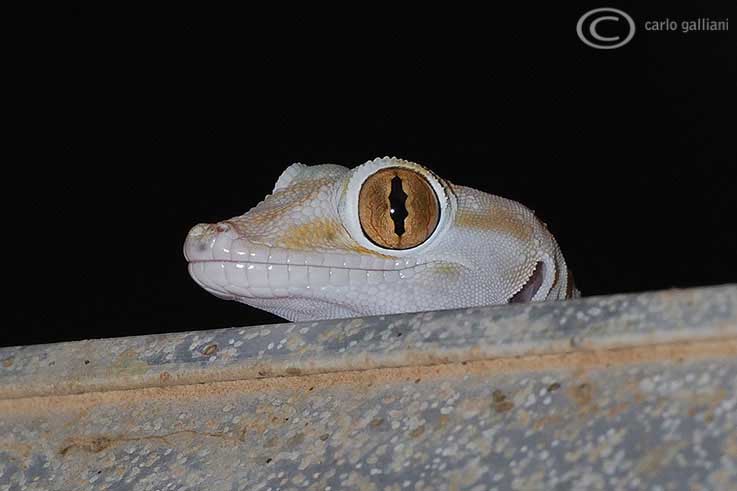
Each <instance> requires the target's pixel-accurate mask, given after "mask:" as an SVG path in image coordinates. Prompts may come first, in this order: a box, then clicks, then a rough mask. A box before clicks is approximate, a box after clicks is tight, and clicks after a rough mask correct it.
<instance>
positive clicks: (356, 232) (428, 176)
mask: <svg viewBox="0 0 737 491" xmlns="http://www.w3.org/2000/svg"><path fill="white" fill-rule="evenodd" d="M388 167H401V168H403V169H408V170H411V171H414V172H415V173H417V174H419V176H420V177H421V178H424V179H425V181H426V182H427V183H428V184H429V185H430V187H431V189H432V190H433V191H434V193H435V197H436V198H437V203H438V214H439V219H438V223H437V224H436V226H435V229H434V230H433V232H432V233H431V234H430V236H429V237H428V238H427V239H425V241H424V242H422V243H420V244H418V245H417V246H415V247H411V248H408V249H388V248H386V247H382V246H381V245H378V244H375V243H374V242H372V241H371V240H369V239H368V238H367V237H366V236H365V235H364V232H363V230H362V228H361V223H360V219H359V213H358V211H359V203H358V200H359V194H360V189H361V187H362V185H363V183H364V181H365V180H366V179H368V177H369V176H371V175H373V174H374V173H376V172H378V171H380V170H382V169H385V168H388ZM341 188H342V191H341V193H340V195H339V196H340V198H339V200H338V213H339V215H340V217H341V221H342V222H343V226H344V227H345V229H346V231H347V232H348V234H349V235H350V236H351V238H352V239H353V240H354V241H355V242H356V243H357V244H358V245H359V246H361V247H363V248H365V249H368V250H371V251H374V252H377V253H380V254H382V255H384V256H388V257H401V256H408V255H415V254H418V253H419V252H421V251H424V250H426V249H428V248H430V247H432V246H433V244H435V243H436V242H437V240H438V239H439V238H440V237H442V236H443V232H445V230H447V228H448V227H449V226H450V224H451V223H453V217H454V215H455V210H456V207H457V206H456V199H455V195H454V194H453V192H452V189H451V188H450V186H449V184H448V183H447V182H446V181H444V180H443V179H441V178H440V177H438V176H437V175H436V174H435V173H433V172H432V171H431V170H430V169H428V168H426V167H424V166H422V165H420V164H417V163H415V162H410V161H408V160H403V159H398V158H396V157H383V158H377V159H374V160H369V161H368V162H366V163H364V164H362V165H359V166H358V167H356V168H354V169H352V170H351V172H350V173H348V175H347V176H346V177H345V181H344V182H343V185H342V186H341Z"/></svg>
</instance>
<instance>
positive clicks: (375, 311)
mask: <svg viewBox="0 0 737 491" xmlns="http://www.w3.org/2000/svg"><path fill="white" fill-rule="evenodd" d="M184 255H185V258H186V260H187V262H188V269H189V273H190V275H191V276H192V278H193V279H194V281H195V282H196V283H197V284H199V285H200V286H201V287H202V288H204V289H205V290H206V291H208V292H210V293H212V294H213V295H216V296H217V297H220V298H223V299H228V300H236V301H238V302H242V303H245V304H248V305H251V306H253V307H256V308H259V309H263V310H266V311H268V312H271V313H273V314H275V315H277V316H280V317H283V318H285V319H287V320H290V321H309V320H321V319H335V318H346V317H359V316H371V315H384V314H395V313H403V312H420V311H428V310H441V309H454V308H464V307H476V306H484V305H494V304H507V303H519V302H537V301H546V300H562V299H569V298H574V297H578V296H579V295H580V293H579V291H578V290H577V289H576V287H575V286H574V282H573V277H572V275H571V272H570V271H569V269H568V267H567V266H566V262H565V260H564V258H563V254H562V253H561V251H560V248H559V247H558V244H557V243H556V241H555V238H554V237H553V235H552V234H551V233H550V232H549V231H548V229H547V226H546V225H545V224H544V223H543V222H542V221H541V220H539V219H538V218H537V217H536V216H535V214H534V213H533V212H532V211H531V210H530V209H528V208H527V207H525V206H523V205H522V204H520V203H518V202H516V201H512V200H510V199H505V198H502V197H500V196H495V195H492V194H487V193H485V192H482V191H478V190H476V189H472V188H470V187H465V186H459V185H456V184H453V183H451V182H450V181H448V180H445V179H443V178H441V177H440V176H438V175H436V174H435V173H434V172H432V171H431V170H430V169H428V168H426V167H424V166H422V165H420V164H417V163H414V162H410V161H407V160H402V159H399V158H395V157H384V158H377V159H374V160H370V161H368V162H366V163H364V164H362V165H359V166H357V167H355V168H352V169H349V168H346V167H343V166H340V165H334V164H322V165H311V166H308V165H304V164H301V163H295V164H292V165H290V166H289V167H287V168H286V170H284V171H283V172H282V173H281V175H280V176H279V178H278V179H277V181H276V184H275V185H274V188H273V191H272V193H271V194H269V195H267V196H266V197H265V198H264V199H263V200H262V201H261V202H260V203H258V204H257V205H256V206H255V207H253V208H251V209H250V210H249V211H248V212H246V213H245V214H243V215H240V216H237V217H234V218H230V219H227V220H223V221H220V222H218V223H201V224H197V225H195V226H194V227H192V228H191V230H190V231H189V233H188V234H187V237H186V240H185V243H184Z"/></svg>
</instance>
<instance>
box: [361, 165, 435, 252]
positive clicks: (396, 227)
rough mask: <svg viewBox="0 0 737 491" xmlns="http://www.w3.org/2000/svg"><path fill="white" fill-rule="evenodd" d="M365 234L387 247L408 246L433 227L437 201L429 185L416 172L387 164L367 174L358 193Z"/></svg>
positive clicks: (414, 243) (428, 232)
mask: <svg viewBox="0 0 737 491" xmlns="http://www.w3.org/2000/svg"><path fill="white" fill-rule="evenodd" d="M358 218H359V220H360V222H361V229H362V230H363V233H364V235H365V236H366V237H367V238H368V239H369V240H370V241H371V242H373V243H374V244H376V245H378V246H380V247H384V248H386V249H411V248H412V247H416V246H418V245H420V244H422V243H423V242H425V241H426V240H427V239H428V238H429V237H430V236H431V235H432V233H433V232H434V231H435V227H437V225H438V221H439V218H440V204H439V202H438V197H437V195H436V194H435V191H434V190H433V188H432V186H431V185H430V183H429V182H427V180H426V179H425V178H424V177H422V176H421V175H420V174H418V173H417V172H415V171H413V170H411V169H405V168H402V167H389V168H385V169H382V170H380V171H378V172H376V173H374V174H372V175H370V176H369V177H368V178H367V179H366V180H365V181H364V183H363V185H362V186H361V192H360V194H359V196H358Z"/></svg>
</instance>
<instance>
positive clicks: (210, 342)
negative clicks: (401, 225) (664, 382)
mask: <svg viewBox="0 0 737 491" xmlns="http://www.w3.org/2000/svg"><path fill="white" fill-rule="evenodd" d="M735 336H737V286H735V285H728V286H720V287H710V288H698V289H689V290H667V291H662V292H654V293H643V294H633V295H613V296H606V297H588V298H582V299H578V300H573V301H569V302H550V303H537V304H516V305H509V306H493V307H483V308H473V309H461V310H448V311H436V312H425V313H418V314H400V315H393V316H380V317H367V318H358V319H346V320H335V321H323V322H312V323H299V324H274V325H268V326H254V327H244V328H230V329H219V330H210V331H194V332H187V333H178V334H164V335H153V336H140V337H128V338H114V339H99V340H89V341H80V342H70V343H58V344H51V345H35V346H25V347H11V348H0V398H5V399H8V398H17V397H29V396H41V395H63V394H78V393H83V392H89V391H105V390H123V389H137V388H144V387H158V386H171V385H189V384H196V383H205V382H217V381H229V380H246V379H257V378H264V377H278V376H293V375H308V374H319V373H328V372H336V371H345V370H366V369H374V368H388V367H404V366H420V365H432V364H438V363H450V362H463V361H473V360H484V359H496V358H508V357H520V356H528V355H543V354H560V353H569V352H573V351H581V350H584V351H585V350H607V349H613V348H620V347H625V346H644V345H652V344H658V343H675V342H679V341H695V340H715V339H720V338H724V337H727V338H729V337H735Z"/></svg>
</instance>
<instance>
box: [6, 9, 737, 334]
mask: <svg viewBox="0 0 737 491" xmlns="http://www.w3.org/2000/svg"><path fill="white" fill-rule="evenodd" d="M714 4H715V5H721V6H718V7H713V8H711V7H709V6H706V5H701V6H700V7H694V8H692V9H690V10H683V9H681V10H679V9H676V8H675V7H673V6H670V7H655V6H650V7H643V6H639V5H638V6H635V5H630V4H625V3H619V4H612V6H618V7H620V8H623V9H624V10H626V11H627V12H628V13H629V14H630V15H632V17H633V18H634V19H635V21H636V22H637V27H638V31H637V33H636V35H635V37H634V39H633V40H632V41H631V42H630V43H629V44H628V45H626V46H624V47H622V48H619V49H615V50H608V51H604V50H595V49H592V48H590V47H588V46H586V45H584V44H583V43H582V42H581V41H580V40H579V39H578V37H577V35H576V32H575V25H576V21H577V20H578V18H579V17H580V16H581V15H582V14H583V13H584V12H586V11H587V10H589V9H591V8H595V7H599V6H604V5H597V4H592V3H590V2H589V3H580V4H578V5H576V4H567V5H566V6H560V7H559V6H555V7H552V6H549V7H547V8H546V10H540V9H539V8H538V7H532V6H520V7H519V8H518V9H517V10H515V9H513V8H505V9H502V8H500V7H494V6H492V4H489V5H488V6H487V8H486V9H485V10H483V11H482V10H479V11H470V10H465V11H453V12H450V11H448V9H447V8H446V7H443V6H438V7H437V8H436V9H435V10H433V8H432V7H430V6H427V5H425V6H423V7H422V9H418V10H413V11H411V12H399V11H398V10H396V7H393V8H386V9H384V8H382V7H380V6H378V5H374V6H372V7H371V8H369V7H368V6H364V7H355V6H354V7H352V8H351V9H348V8H347V7H344V8H342V9H341V8H338V7H334V8H333V9H331V10H328V11H325V12H315V11H310V12H306V11H302V10H299V9H297V8H296V7H287V6H286V5H285V6H283V9H282V10H281V11H278V12H271V13H267V12H256V11H239V12H224V11H223V12H207V13H205V12H199V11H190V12H186V13H182V12H166V13H160V12H157V13H156V14H153V13H151V12H143V13H136V14H135V15H131V14H130V13H123V12H114V13H113V12H104V13H103V12H95V11H92V12H90V11H85V10H74V11H66V12H61V13H60V14H59V17H58V19H57V18H54V19H46V20H45V22H46V23H45V24H44V25H43V26H35V27H33V28H30V29H29V30H28V31H27V32H26V33H25V36H23V37H22V38H21V39H19V40H18V41H17V42H16V46H14V47H13V50H14V52H15V54H16V56H17V59H16V60H15V62H17V63H18V65H17V67H18V68H17V69H13V70H9V71H8V73H10V75H7V76H8V77H9V78H12V79H13V81H14V82H17V87H16V90H15V91H14V92H12V93H11V96H12V97H11V99H12V101H13V102H15V103H17V104H18V105H19V107H20V111H19V112H18V113H16V116H14V127H15V129H16V130H18V132H17V134H18V140H17V143H20V147H21V149H20V151H19V152H17V153H16V152H12V153H8V154H7V158H6V168H8V169H12V170H14V171H20V172H19V173H17V174H13V175H11V174H10V170H8V171H6V178H5V179H4V182H5V186H4V187H5V188H6V193H5V195H6V197H8V196H9V197H10V198H11V199H10V201H9V204H7V205H6V215H8V216H9V220H7V221H6V227H7V230H6V232H5V237H6V246H8V245H9V246H10V251H11V252H10V253H8V255H7V256H6V257H7V258H8V260H6V262H5V263H6V267H5V275H4V277H5V285H6V287H7V288H8V291H9V292H10V293H9V294H8V295H6V297H5V300H6V301H5V303H6V307H7V306H9V307H10V312H11V316H10V318H9V321H8V322H7V323H6V325H5V328H4V329H3V335H2V340H1V341H2V344H4V345H15V344H33V343H43V342H55V341H62V340H73V339H84V338H95V337H114V336H123V335H138V334H145V333H158V332H172V331H185V330H197V329H212V328H219V327H227V326H241V325H252V324H258V323H270V322H278V321H279V319H278V318H276V317H274V316H272V315H270V314H267V313H265V312H261V311H258V310H256V309H253V308H251V307H248V306H245V305H241V304H237V303H234V302H226V301H223V300H219V299H217V298H215V297H213V296H210V295H209V294H207V293H206V292H205V291H204V290H201V289H200V288H199V287H197V285H196V284H195V283H194V282H193V281H192V280H191V279H190V278H189V276H188V274H187V269H186V263H185V260H184V258H183V256H182V251H181V248H182V242H183V240H184V237H185V235H186V233H187V230H188V229H189V227H190V226H192V225H193V224H195V223H198V222H203V221H217V220H220V219H224V218H227V217H230V216H234V215H239V214H241V213H243V212H245V211H246V210H248V209H249V208H250V207H251V206H253V205H255V204H256V203H257V202H258V201H260V200H261V199H262V198H263V196H264V195H265V194H267V193H268V192H270V191H271V188H272V186H273V184H274V182H275V181H276V178H277V177H278V175H279V174H280V173H281V171H282V170H283V169H284V168H285V167H286V166H287V165H288V164H290V163H292V162H296V161H299V162H302V163H306V164H317V163H325V162H330V163H339V164H343V165H347V166H355V165H358V164H360V163H363V162H364V161H366V160H369V159H371V158H374V157H377V156H384V155H395V156H398V157H402V158H405V159H409V160H413V161H416V162H420V163H423V164H425V165H427V166H429V167H431V168H432V169H433V170H435V171H436V172H437V173H438V174H440V175H441V176H443V177H445V178H447V179H449V180H451V181H453V182H455V183H457V184H463V185H469V186H472V187H476V188H479V189H482V190H484V191H487V192H490V193H494V194H499V195H502V196H505V197H508V198H512V199H515V200H518V201H520V202H522V203H524V204H526V205H527V206H529V207H530V208H532V209H534V210H536V213H537V214H538V216H540V217H541V218H542V219H543V220H544V221H545V222H546V223H547V224H548V226H549V228H550V229H551V231H552V232H553V233H554V234H555V236H556V237H557V239H558V241H559V243H560V245H561V248H562V249H563V252H564V254H565V257H566V259H567V261H568V263H569V265H570V266H571V268H572V270H573V271H574V273H575V275H576V279H577V283H578V285H579V287H580V289H581V290H582V291H583V293H584V295H596V294H608V293H619V292H636V291H644V290H653V289H663V288H671V287H689V286H700V285H712V284H721V283H727V282H735V281H737V258H736V257H735V251H737V233H736V232H735V225H734V222H735V212H737V200H736V199H735V194H736V191H735V189H737V186H736V185H737V179H735V166H736V165H737V156H736V154H735V147H736V145H735V137H734V135H735V134H737V133H736V132H735V120H734V114H736V111H735V88H736V85H737V77H736V75H735V53H737V50H736V49H735V47H736V44H735V42H734V34H733V33H729V32H727V33H725V32H695V33H688V34H683V33H681V32H646V31H645V30H644V29H643V25H644V22H645V21H646V20H658V19H665V18H671V19H678V20H681V19H695V18H698V17H710V18H712V19H722V18H725V17H728V13H727V12H726V7H725V6H724V5H725V4H723V3H717V2H715V3H714ZM9 152H10V151H9Z"/></svg>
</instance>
